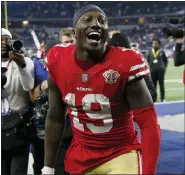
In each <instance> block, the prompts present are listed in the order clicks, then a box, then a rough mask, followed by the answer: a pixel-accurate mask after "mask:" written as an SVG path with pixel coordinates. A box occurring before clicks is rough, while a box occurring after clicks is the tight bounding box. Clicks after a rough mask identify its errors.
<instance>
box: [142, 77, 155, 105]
mask: <svg viewBox="0 0 185 175" xmlns="http://www.w3.org/2000/svg"><path fill="white" fill-rule="evenodd" d="M144 79H145V82H146V85H147V87H148V90H149V92H150V95H151V96H152V99H153V102H155V101H156V98H157V92H156V89H155V87H154V84H153V82H152V79H151V77H150V76H147V77H145V78H144Z"/></svg>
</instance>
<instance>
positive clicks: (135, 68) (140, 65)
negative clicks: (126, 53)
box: [130, 62, 147, 71]
mask: <svg viewBox="0 0 185 175" xmlns="http://www.w3.org/2000/svg"><path fill="white" fill-rule="evenodd" d="M145 66H147V65H146V63H145V62H144V63H142V64H138V65H135V66H132V67H131V68H130V71H134V70H137V69H140V68H142V67H145Z"/></svg>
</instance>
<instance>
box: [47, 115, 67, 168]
mask: <svg viewBox="0 0 185 175" xmlns="http://www.w3.org/2000/svg"><path fill="white" fill-rule="evenodd" d="M63 132H64V124H61V123H59V122H56V121H53V120H51V119H47V120H46V124H45V160H44V166H47V167H51V168H53V167H54V165H55V160H56V157H57V152H58V149H59V145H60V141H61V139H62V135H63Z"/></svg>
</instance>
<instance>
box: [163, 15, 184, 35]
mask: <svg viewBox="0 0 185 175" xmlns="http://www.w3.org/2000/svg"><path fill="white" fill-rule="evenodd" d="M169 23H171V24H185V18H184V17H183V18H180V19H178V18H171V19H169ZM163 33H164V37H165V38H168V37H170V36H172V37H173V38H183V37H184V36H185V30H181V29H176V28H173V29H170V28H168V27H165V28H163Z"/></svg>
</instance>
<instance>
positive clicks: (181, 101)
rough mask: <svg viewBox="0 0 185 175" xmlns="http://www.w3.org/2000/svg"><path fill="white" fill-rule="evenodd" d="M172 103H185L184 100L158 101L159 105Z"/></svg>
mask: <svg viewBox="0 0 185 175" xmlns="http://www.w3.org/2000/svg"><path fill="white" fill-rule="evenodd" d="M171 103H184V100H179V101H169V102H156V103H155V104H157V105H165V104H171Z"/></svg>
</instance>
